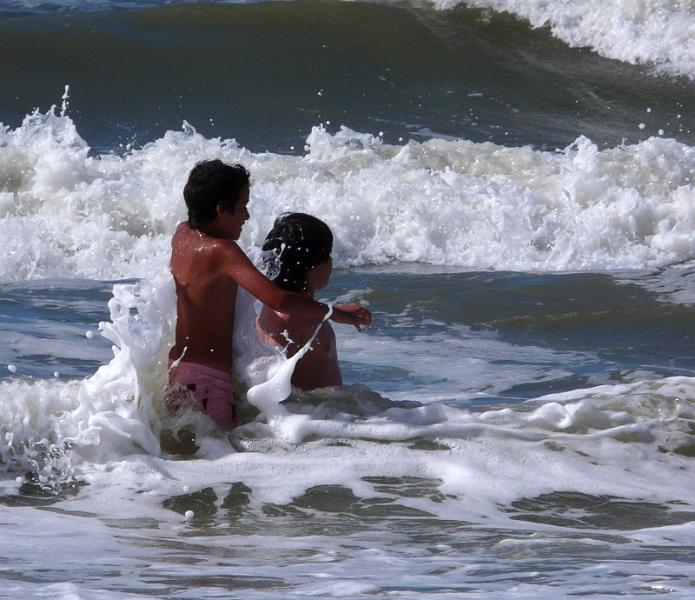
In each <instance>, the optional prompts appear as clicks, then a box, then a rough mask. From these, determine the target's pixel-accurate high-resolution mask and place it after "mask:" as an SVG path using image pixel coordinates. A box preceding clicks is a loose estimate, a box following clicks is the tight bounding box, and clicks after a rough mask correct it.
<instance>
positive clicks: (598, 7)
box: [432, 0, 695, 79]
mask: <svg viewBox="0 0 695 600" xmlns="http://www.w3.org/2000/svg"><path fill="white" fill-rule="evenodd" d="M432 3H433V4H434V5H435V6H436V7H437V8H452V7H454V6H457V5H459V4H465V5H467V6H472V7H476V8H487V9H492V10H495V11H505V12H509V13H512V14H514V15H517V16H519V17H521V18H523V19H526V20H528V21H529V23H530V24H531V25H532V26H533V27H549V28H550V30H551V31H552V33H553V35H554V36H555V37H557V38H559V39H561V40H563V41H564V42H566V43H568V44H569V45H570V46H574V47H589V48H591V49H593V50H595V51H596V52H598V53H599V54H601V55H603V56H606V57H608V58H614V59H617V60H621V61H624V62H628V63H632V64H647V65H653V66H654V67H656V69H657V70H659V71H661V72H663V73H668V74H670V75H685V76H686V77H689V78H691V79H692V78H695V43H694V42H693V36H694V34H695V5H693V3H692V2H691V1H690V0H641V1H633V0H621V1H611V2H605V1H603V0H579V1H577V0H574V1H572V2H561V1H557V0H555V1H553V0H551V1H550V2H548V1H547V0H432Z"/></svg>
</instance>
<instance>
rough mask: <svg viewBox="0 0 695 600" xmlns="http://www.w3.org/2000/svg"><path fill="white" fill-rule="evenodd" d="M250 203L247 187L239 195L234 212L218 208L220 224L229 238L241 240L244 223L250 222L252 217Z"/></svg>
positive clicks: (219, 206)
mask: <svg viewBox="0 0 695 600" xmlns="http://www.w3.org/2000/svg"><path fill="white" fill-rule="evenodd" d="M248 203H249V188H248V186H247V187H245V188H244V189H243V190H241V192H240V193H239V198H238V199H237V201H236V205H235V206H234V210H233V211H226V210H224V209H222V208H221V205H218V207H217V218H218V220H219V221H220V223H221V224H223V226H224V228H225V230H226V232H227V233H228V235H229V237H230V238H231V239H233V240H238V239H239V237H240V236H241V230H242V228H243V227H244V223H246V221H248V218H249V216H250V215H249V209H248Z"/></svg>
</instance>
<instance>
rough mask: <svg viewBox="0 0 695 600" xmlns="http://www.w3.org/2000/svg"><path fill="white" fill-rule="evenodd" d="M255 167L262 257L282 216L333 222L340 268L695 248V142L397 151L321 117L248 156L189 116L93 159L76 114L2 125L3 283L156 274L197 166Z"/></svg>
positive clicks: (579, 266)
mask: <svg viewBox="0 0 695 600" xmlns="http://www.w3.org/2000/svg"><path fill="white" fill-rule="evenodd" d="M210 158H221V159H223V160H225V161H227V162H230V163H235V162H241V163H243V164H244V165H246V166H247V167H248V168H249V169H250V170H251V173H252V183H253V189H252V194H251V202H250V211H251V219H250V220H249V221H248V222H247V224H246V225H245V227H244V230H243V233H242V237H241V240H240V244H241V245H242V247H243V248H244V249H245V250H246V251H247V252H248V253H249V254H250V255H251V256H252V258H256V257H257V254H258V251H259V248H260V246H261V245H262V242H263V239H264V237H265V234H266V232H267V231H268V230H269V229H270V227H271V225H272V223H273V220H274V219H275V217H276V216H277V215H278V214H279V213H281V212H284V211H288V210H295V211H303V212H308V213H311V214H314V215H316V216H318V217H320V218H322V219H324V220H325V221H326V222H327V223H328V224H329V225H330V227H331V228H332V229H333V232H334V234H335V238H336V245H335V254H334V259H335V264H336V265H337V266H339V267H344V266H362V265H380V264H388V263H392V262H397V261H402V262H418V263H425V264H431V265H442V266H448V267H459V268H462V269H480V270H489V269H500V270H534V271H562V270H609V269H643V268H654V267H659V266H663V265H667V264H670V263H674V262H678V261H682V260H685V259H688V258H690V257H691V256H692V255H693V250H695V234H693V231H694V230H695V227H694V226H695V212H694V211H693V208H692V207H693V205H694V203H693V198H694V194H695V192H694V188H693V181H692V177H693V173H694V172H695V151H694V150H693V148H691V147H690V146H687V145H684V144H681V143H678V142H676V141H675V140H672V139H661V138H650V139H648V140H646V141H644V142H641V143H640V144H635V145H629V146H622V147H617V148H611V149H605V150H599V149H598V148H597V146H596V145H595V144H593V143H592V142H591V140H589V139H587V138H585V137H580V138H578V139H577V140H576V142H575V143H573V144H572V145H570V146H569V147H567V148H565V149H563V150H560V151H557V152H545V151H539V150H534V149H533V148H530V147H521V148H510V147H504V146H498V145H495V144H492V143H482V144H479V143H473V142H470V141H466V140H454V141H447V140H442V139H431V140H429V141H426V142H424V143H418V142H415V141H409V142H408V143H405V144H403V145H389V144H386V143H384V142H383V141H382V139H381V138H380V137H379V136H374V135H371V134H366V133H358V132H355V131H352V130H350V129H348V128H346V127H341V128H340V129H339V130H338V131H337V132H335V133H330V132H329V131H327V130H326V129H325V128H324V127H323V126H316V127H314V128H313V129H312V131H311V133H310V134H309V136H308V137H307V144H306V153H305V154H304V155H303V156H288V155H278V154H272V153H252V152H250V151H248V150H246V149H244V148H242V147H241V146H239V145H238V144H237V143H236V142H235V141H234V140H223V139H219V138H212V139H207V138H205V137H204V136H202V135H200V134H199V133H197V132H196V131H195V129H194V128H193V127H191V126H190V125H188V124H187V123H184V126H183V129H182V131H168V132H166V133H165V134H164V135H163V136H162V137H161V138H160V139H158V140H156V141H154V142H152V143H149V144H147V145H145V146H144V147H143V148H139V149H133V150H130V151H128V152H127V153H125V154H124V155H122V156H121V155H116V154H95V153H94V152H92V151H91V149H90V147H89V145H88V144H87V142H86V141H85V140H83V139H82V138H81V137H80V135H79V133H78V132H77V130H76V128H75V125H74V123H73V122H72V120H71V119H70V118H69V117H67V116H59V115H57V114H55V113H54V112H53V111H49V112H48V113H46V114H42V113H39V112H35V113H34V114H32V115H29V116H27V117H26V118H25V120H24V122H23V123H22V125H21V126H19V127H18V128H16V129H11V128H9V127H2V128H0V225H1V226H2V228H3V238H4V246H5V254H4V256H3V259H2V261H0V280H4V281H23V280H30V279H40V278H47V277H84V278H91V279H102V280H109V279H119V278H126V277H147V276H148V275H149V274H151V273H155V272H159V271H160V270H161V268H163V267H164V266H165V265H166V264H167V261H168V257H169V252H170V249H169V243H170V239H171V235H172V233H173V231H174V228H175V226H176V224H177V223H178V222H180V221H181V220H183V219H185V216H186V213H185V206H184V203H183V199H182V193H181V191H182V189H183V185H184V183H185V181H186V177H187V174H188V172H189V171H190V169H191V167H192V166H193V165H194V164H195V163H196V162H197V161H199V160H202V159H210Z"/></svg>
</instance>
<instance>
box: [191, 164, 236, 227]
mask: <svg viewBox="0 0 695 600" xmlns="http://www.w3.org/2000/svg"><path fill="white" fill-rule="evenodd" d="M248 185H249V172H248V171H247V170H246V169H245V168H244V167H242V166H241V165H228V164H225V163H223V162H222V161H221V160H204V161H201V162H199V163H198V164H197V165H196V166H195V167H193V168H192V169H191V172H190V173H189V175H188V181H187V182H186V186H185V187H184V188H183V198H184V200H185V201H186V206H187V207H188V224H189V225H190V226H191V227H192V228H193V229H197V228H198V227H200V226H201V225H204V224H205V223H209V222H210V221H213V220H214V219H215V216H216V215H217V205H218V204H221V205H222V207H223V208H224V209H225V210H227V211H233V210H234V209H235V207H236V203H237V200H238V199H239V195H240V194H241V191H242V190H243V189H244V188H245V187H248Z"/></svg>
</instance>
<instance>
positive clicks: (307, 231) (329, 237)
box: [263, 213, 333, 292]
mask: <svg viewBox="0 0 695 600" xmlns="http://www.w3.org/2000/svg"><path fill="white" fill-rule="evenodd" d="M263 250H264V256H263V263H264V267H265V270H266V274H267V275H268V277H269V278H270V279H272V280H273V281H274V282H275V284H276V285H278V286H279V287H281V288H283V289H285V290H288V291H290V292H305V291H307V290H308V282H307V273H308V272H309V270H310V269H312V268H314V267H316V266H318V265H320V264H321V263H323V262H325V261H327V260H329V259H330V258H331V252H332V250H333V234H332V233H331V230H330V228H329V227H328V225H326V224H325V223H324V222H323V221H321V219H317V218H316V217H312V216H311V215H307V214H304V213H284V214H282V215H280V216H279V217H278V218H277V219H276V220H275V224H274V225H273V228H272V229H271V230H270V232H269V233H268V235H267V236H266V238H265V242H264V243H263Z"/></svg>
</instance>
